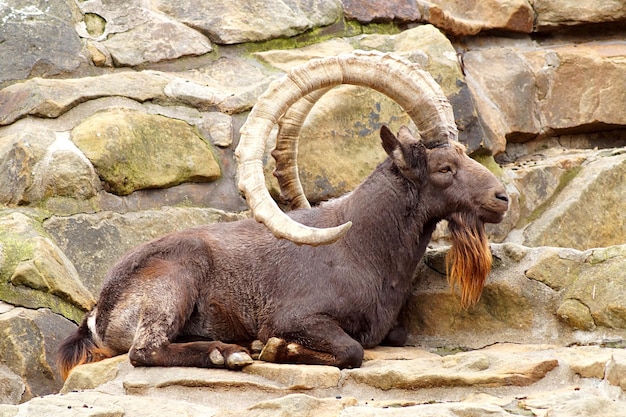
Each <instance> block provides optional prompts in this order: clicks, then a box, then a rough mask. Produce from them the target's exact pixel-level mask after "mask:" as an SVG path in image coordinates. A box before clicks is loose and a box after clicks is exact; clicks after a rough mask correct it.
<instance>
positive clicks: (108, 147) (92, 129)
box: [72, 110, 221, 195]
mask: <svg viewBox="0 0 626 417" xmlns="http://www.w3.org/2000/svg"><path fill="white" fill-rule="evenodd" d="M72 141H73V142H74V143H76V145H77V146H78V147H79V148H80V149H81V150H82V151H83V152H84V153H85V155H86V156H87V158H89V160H90V161H91V162H92V163H93V164H94V166H95V168H96V170H97V172H98V174H99V176H100V178H102V180H103V181H104V182H105V184H106V185H105V187H106V188H107V189H108V191H110V192H113V193H115V194H118V195H127V194H130V193H132V192H133V191H135V190H140V189H145V188H166V187H171V186H173V185H178V184H180V183H183V182H187V181H191V182H202V181H213V180H215V179H217V178H219V176H220V174H221V172H220V167H219V164H218V162H217V160H216V159H215V156H214V154H213V152H212V150H211V149H210V145H208V144H207V143H206V142H204V141H203V140H202V138H200V137H199V136H198V135H197V133H196V132H195V131H194V130H193V128H191V127H190V126H189V125H188V124H186V123H184V122H181V121H177V120H172V119H168V118H165V117H162V116H152V115H146V114H143V113H140V112H136V111H128V110H117V111H116V110H111V111H107V112H102V113H97V114H95V115H93V116H92V117H90V118H88V119H87V120H85V121H84V122H83V123H81V124H80V125H78V126H76V127H75V128H74V129H73V130H72Z"/></svg>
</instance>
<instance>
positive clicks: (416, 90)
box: [235, 51, 457, 245]
mask: <svg viewBox="0 0 626 417" xmlns="http://www.w3.org/2000/svg"><path fill="white" fill-rule="evenodd" d="M339 84H352V85H360V86H364V87H370V88H373V89H375V90H377V91H379V92H381V93H383V94H385V95H387V96H389V97H390V98H391V99H393V100H395V101H396V102H397V103H398V104H399V105H400V106H401V107H402V108H403V109H404V110H405V111H406V112H407V113H408V114H409V116H410V117H411V118H412V119H413V121H414V122H415V124H416V126H417V128H418V130H419V132H420V135H421V136H422V138H423V140H424V141H425V142H429V143H434V144H439V143H441V144H443V143H447V142H448V141H449V140H456V138H457V129H456V125H455V123H454V115H453V113H452V107H451V106H450V104H449V103H448V100H447V98H446V97H445V95H444V94H443V92H442V91H441V88H440V87H439V85H438V84H437V83H436V82H435V81H434V80H433V79H432V77H431V76H430V74H428V73H427V72H425V71H422V70H421V69H419V68H417V66H416V65H414V64H412V63H410V62H408V61H406V60H403V59H399V58H397V57H394V56H392V55H389V54H381V53H378V52H362V51H357V52H354V53H352V54H347V55H339V56H335V57H329V58H322V59H318V60H313V61H310V62H308V63H307V64H305V65H303V66H301V67H298V68H294V69H293V70H291V71H290V72H289V73H288V74H286V75H285V76H284V77H282V78H281V79H279V80H276V81H274V82H272V83H271V84H270V86H269V88H268V90H267V91H266V92H265V93H264V94H262V95H261V96H260V97H259V99H258V102H257V104H256V105H255V106H254V108H253V109H252V111H251V112H250V115H249V116H248V119H247V121H246V123H245V124H244V125H243V126H242V128H241V131H240V133H241V138H240V142H239V145H238V146H237V150H236V152H235V154H236V156H237V158H238V161H239V168H238V174H239V188H240V189H241V190H242V191H243V192H244V193H245V195H246V198H247V199H248V204H249V205H250V208H251V210H252V213H253V215H254V217H255V219H256V220H258V221H260V222H262V223H264V224H265V225H266V226H267V227H268V228H269V229H270V230H271V231H272V232H273V233H274V234H275V235H276V236H277V237H280V238H286V239H289V240H291V241H293V242H295V243H304V244H310V245H320V244H325V243H331V242H334V241H336V240H337V239H339V238H341V236H343V234H345V233H346V232H347V231H348V229H349V228H350V226H351V223H350V222H348V223H345V224H343V225H340V226H336V227H332V228H327V229H320V228H314V227H309V226H305V225H302V224H300V223H298V222H296V221H294V220H292V219H291V218H290V217H289V216H287V215H286V214H285V213H283V212H282V211H281V210H280V208H279V207H278V205H277V204H276V203H275V202H274V200H272V198H271V196H270V194H269V192H268V191H267V188H266V187H265V178H264V176H263V162H262V161H263V156H264V155H263V154H264V151H265V146H266V143H267V138H268V137H269V134H270V131H271V130H272V127H273V126H274V125H275V124H276V123H278V121H279V120H280V118H281V117H282V116H283V115H285V114H287V111H288V110H289V108H290V107H291V106H292V105H293V104H294V103H296V102H297V101H298V100H300V99H301V98H302V97H305V96H307V95H309V94H311V93H313V92H316V91H318V90H321V89H327V88H328V87H332V86H335V85H339ZM322 94H323V93H321V94H319V96H321V95H322ZM311 98H312V99H315V98H319V97H318V94H314V95H312V96H310V99H311ZM310 99H309V102H311V101H312V100H310ZM312 102H313V103H314V101H312ZM307 106H308V105H304V107H307ZM311 107H312V106H311ZM309 109H310V108H309ZM307 113H308V110H307ZM298 117H301V116H298ZM305 117H306V115H304V118H305ZM304 118H302V120H301V121H299V122H295V123H294V126H296V127H297V129H296V130H299V129H300V127H298V126H297V124H298V123H299V124H301V123H302V122H303V120H304ZM282 123H283V124H285V123H287V121H284V120H283V121H282ZM291 143H292V144H291V145H289V146H296V145H295V143H296V142H295V141H294V140H292V141H291ZM289 175H292V174H289ZM296 177H297V171H296ZM298 183H299V180H298ZM297 192H298V193H302V191H301V187H300V190H299V191H297Z"/></svg>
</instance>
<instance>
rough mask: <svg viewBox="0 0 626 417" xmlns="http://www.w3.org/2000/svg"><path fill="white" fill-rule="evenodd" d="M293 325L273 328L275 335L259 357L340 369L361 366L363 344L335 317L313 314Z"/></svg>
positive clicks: (279, 361) (269, 360)
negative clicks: (351, 335) (343, 327)
mask: <svg viewBox="0 0 626 417" xmlns="http://www.w3.org/2000/svg"><path fill="white" fill-rule="evenodd" d="M290 327H291V328H285V329H279V328H277V329H274V332H273V334H272V336H273V337H271V338H270V339H269V340H268V341H267V342H266V344H265V347H264V348H263V351H262V352H261V354H260V356H259V359H260V360H264V361H267V362H277V363H301V364H309V365H332V366H337V367H339V368H358V367H359V366H361V363H362V362H363V347H362V346H361V344H360V343H359V342H357V341H356V340H354V339H353V338H351V337H350V336H349V335H348V334H347V333H346V332H345V331H344V330H343V329H342V328H341V327H340V326H339V325H338V324H337V322H336V321H335V320H333V319H332V318H330V317H327V316H322V315H319V316H312V317H308V318H305V319H300V320H298V324H297V325H295V326H290ZM293 327H296V328H295V329H294V328H293Z"/></svg>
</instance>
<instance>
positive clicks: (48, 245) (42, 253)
mask: <svg viewBox="0 0 626 417" xmlns="http://www.w3.org/2000/svg"><path fill="white" fill-rule="evenodd" d="M0 226H1V227H0V254H1V256H0V277H1V278H2V279H1V282H0V299H1V300H3V301H7V302H9V303H12V304H15V305H19V306H24V307H28V308H33V309H38V308H42V307H46V308H49V309H50V310H52V311H54V312H55V313H58V314H61V315H63V316H65V317H67V318H70V319H72V320H74V321H80V320H81V319H82V316H83V314H84V312H85V311H87V310H89V309H91V308H92V307H93V306H94V305H95V299H94V297H93V296H92V295H91V293H90V292H89V291H88V290H87V289H86V288H85V287H84V286H83V284H82V282H81V279H80V277H79V276H78V273H77V272H76V269H75V267H74V265H73V264H72V263H71V262H70V260H69V259H68V258H67V257H66V256H65V254H64V253H63V252H62V251H61V250H59V248H58V247H57V246H56V245H55V243H54V242H53V241H52V240H51V239H50V237H48V236H47V235H46V234H45V232H43V230H42V227H41V224H40V223H38V222H37V221H36V220H34V219H31V218H29V217H27V216H25V215H24V214H22V213H19V212H14V213H9V214H5V215H3V216H2V217H0Z"/></svg>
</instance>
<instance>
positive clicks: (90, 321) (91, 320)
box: [87, 307, 102, 346]
mask: <svg viewBox="0 0 626 417" xmlns="http://www.w3.org/2000/svg"><path fill="white" fill-rule="evenodd" d="M97 311H98V309H97V307H96V308H94V309H93V310H91V311H90V312H89V317H88V318H87V328H88V329H89V331H90V332H91V338H92V339H93V341H94V342H95V343H96V345H98V346H101V345H102V340H101V339H100V336H98V332H96V312H97Z"/></svg>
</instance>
